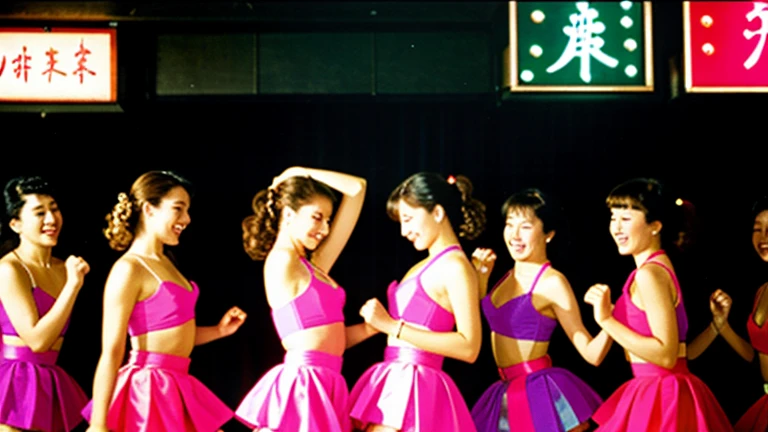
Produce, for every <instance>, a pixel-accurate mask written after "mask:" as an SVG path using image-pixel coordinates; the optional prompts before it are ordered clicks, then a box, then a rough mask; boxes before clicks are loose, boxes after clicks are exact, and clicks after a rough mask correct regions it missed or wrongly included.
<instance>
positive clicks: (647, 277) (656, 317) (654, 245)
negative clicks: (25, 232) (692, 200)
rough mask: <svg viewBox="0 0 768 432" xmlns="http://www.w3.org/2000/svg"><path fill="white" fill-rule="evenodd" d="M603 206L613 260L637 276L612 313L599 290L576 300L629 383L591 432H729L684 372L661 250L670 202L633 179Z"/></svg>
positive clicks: (674, 289)
mask: <svg viewBox="0 0 768 432" xmlns="http://www.w3.org/2000/svg"><path fill="white" fill-rule="evenodd" d="M606 203H607V205H608V207H609V208H610V210H611V223H610V232H611V235H612V237H613V239H614V241H615V242H616V245H617V246H618V250H619V253H620V254H621V255H631V256H632V257H633V258H634V260H635V264H636V265H637V269H636V270H635V271H633V272H632V273H631V274H630V275H629V278H628V279H627V281H626V283H625V284H624V288H623V291H622V295H621V297H620V298H619V299H618V300H617V301H616V305H615V308H614V306H613V305H612V304H611V293H610V289H609V288H608V286H606V285H602V284H598V285H594V286H592V287H590V289H589V290H588V291H587V293H586V295H585V297H584V299H585V301H586V302H587V303H588V304H591V305H593V307H594V316H595V321H597V323H598V324H599V325H600V327H602V328H603V330H604V331H605V332H606V333H608V335H609V336H610V337H611V338H612V339H613V340H614V341H616V342H617V343H618V344H619V345H621V346H622V347H623V348H624V349H625V353H626V356H627V359H628V360H629V362H630V364H631V366H632V372H633V374H634V378H633V379H631V380H630V381H628V382H626V383H624V384H623V385H622V386H621V387H619V389H618V390H616V392H614V394H613V395H611V397H610V398H609V399H608V400H606V401H605V403H604V404H603V405H602V406H601V407H600V408H599V409H598V410H597V412H595V414H594V415H593V416H592V418H593V419H594V421H595V422H596V423H598V424H599V425H600V427H599V428H598V430H605V431H638V432H640V431H642V432H645V431H652V430H653V431H686V432H690V431H701V432H703V431H731V430H733V429H732V427H731V425H730V423H729V421H728V418H727V417H726V415H725V413H724V412H723V410H722V408H721V407H720V405H719V404H718V402H717V400H716V399H715V397H714V395H713V394H712V392H711V391H710V390H709V388H708V387H707V386H706V385H705V384H704V383H703V382H702V381H701V380H700V379H699V378H697V377H696V376H694V375H693V374H691V373H690V372H689V371H688V366H687V360H686V344H685V340H686V334H687V332H688V319H687V316H686V313H685V306H684V304H683V298H682V293H681V291H680V286H679V283H678V281H677V276H676V275H675V271H674V268H673V266H672V262H671V261H670V259H669V257H668V256H667V255H666V253H664V250H663V249H661V243H662V242H661V235H662V228H663V223H664V222H665V221H668V220H669V217H670V214H669V213H670V211H671V208H672V205H673V204H672V202H671V201H670V200H668V199H667V198H666V197H665V196H664V194H663V192H662V187H661V185H660V184H659V183H658V182H656V181H655V180H652V179H634V180H630V181H628V182H626V183H623V184H621V185H619V186H617V187H616V188H614V189H613V191H611V193H610V194H609V196H608V199H607V200H606ZM674 234H675V235H676V234H677V233H674Z"/></svg>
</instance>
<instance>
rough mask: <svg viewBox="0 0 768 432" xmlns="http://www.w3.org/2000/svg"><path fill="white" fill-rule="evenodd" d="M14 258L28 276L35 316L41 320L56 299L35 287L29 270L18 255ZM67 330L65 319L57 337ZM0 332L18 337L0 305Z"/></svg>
mask: <svg viewBox="0 0 768 432" xmlns="http://www.w3.org/2000/svg"><path fill="white" fill-rule="evenodd" d="M14 255H15V252H14ZM16 258H17V259H18V260H19V262H20V263H21V266H22V267H24V270H25V271H26V272H27V275H28V276H29V280H30V282H31V283H32V298H33V299H34V300H35V306H36V307H37V316H38V318H42V317H43V315H45V314H47V313H48V311H49V310H51V308H52V307H53V304H54V303H56V298H55V297H53V296H52V295H50V294H48V293H47V292H45V291H43V290H42V289H40V287H38V286H37V283H35V277H34V276H32V272H31V271H30V270H29V267H27V265H26V264H24V261H22V260H21V258H19V256H18V255H16ZM67 328H69V318H67V322H66V324H64V328H63V329H61V334H60V335H59V336H64V334H65V333H66V332H67ZM0 332H2V333H3V334H4V335H6V336H16V337H18V336H19V333H18V332H17V331H16V329H15V328H13V324H11V319H10V318H8V314H7V313H6V312H5V308H4V307H3V305H2V304H0Z"/></svg>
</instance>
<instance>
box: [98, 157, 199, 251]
mask: <svg viewBox="0 0 768 432" xmlns="http://www.w3.org/2000/svg"><path fill="white" fill-rule="evenodd" d="M178 186H181V187H183V188H184V189H185V190H186V191H187V193H188V194H189V195H190V197H191V196H192V195H193V190H192V184H191V183H190V182H189V181H187V180H186V179H184V178H183V177H181V176H179V175H178V174H175V173H172V172H169V171H150V172H147V173H144V174H142V175H141V176H140V177H139V178H137V179H136V181H135V182H133V186H131V191H130V192H129V193H127V194H126V193H125V192H121V193H120V194H119V195H118V196H117V204H115V206H114V207H113V208H112V211H111V212H110V213H109V214H108V215H107V217H106V219H107V224H108V225H107V228H106V229H104V236H105V237H106V238H107V240H109V247H110V248H112V249H114V250H117V251H122V250H125V249H127V248H128V247H129V246H130V245H131V242H133V238H134V236H135V235H136V227H137V226H138V224H139V215H140V214H141V211H140V209H141V206H142V205H144V203H145V202H148V203H150V204H152V205H153V206H157V205H160V201H162V200H163V198H164V197H165V196H166V195H167V194H168V192H170V191H171V189H173V188H175V187H178Z"/></svg>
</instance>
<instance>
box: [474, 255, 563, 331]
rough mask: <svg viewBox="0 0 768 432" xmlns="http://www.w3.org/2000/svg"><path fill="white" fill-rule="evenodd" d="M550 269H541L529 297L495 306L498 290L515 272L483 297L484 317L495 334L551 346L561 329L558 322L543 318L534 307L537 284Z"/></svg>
mask: <svg viewBox="0 0 768 432" xmlns="http://www.w3.org/2000/svg"><path fill="white" fill-rule="evenodd" d="M549 267H550V264H549V263H545V264H544V265H542V266H541V269H540V270H539V272H538V273H537V274H536V277H535V278H534V279H533V284H532V285H531V289H530V290H529V291H528V292H527V293H525V294H523V295H520V296H517V297H515V298H513V299H511V300H509V301H507V302H506V303H504V304H503V305H501V306H499V307H496V306H495V305H494V304H493V300H492V299H491V296H492V295H493V292H494V291H495V290H496V288H497V287H498V286H499V285H501V283H502V282H504V280H506V279H507V277H509V275H510V274H512V272H509V273H507V274H506V275H505V276H504V277H503V278H501V280H499V281H498V282H496V285H495V286H494V287H493V289H492V290H491V292H490V293H488V295H486V296H485V297H483V300H482V302H481V306H482V308H483V315H485V319H486V320H488V325H489V326H490V327H491V331H493V332H494V333H498V334H500V335H502V336H506V337H508V338H513V339H518V340H528V341H536V342H549V338H550V337H552V332H553V331H554V330H555V327H557V320H556V319H554V318H550V317H548V316H546V315H543V314H542V313H541V312H539V311H537V310H536V308H535V307H533V290H535V289H536V284H537V283H538V282H539V278H541V275H542V274H544V272H545V271H546V270H547V269H548V268H549Z"/></svg>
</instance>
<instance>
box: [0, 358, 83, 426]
mask: <svg viewBox="0 0 768 432" xmlns="http://www.w3.org/2000/svg"><path fill="white" fill-rule="evenodd" d="M58 356H59V353H58V351H47V352H43V353H35V352H32V350H31V349H30V348H28V347H17V346H12V345H3V356H2V360H0V424H4V425H7V426H12V427H15V428H18V429H24V430H41V431H46V432H48V431H50V432H61V431H71V430H72V429H74V428H75V427H76V426H77V425H78V424H79V423H80V422H82V421H83V419H82V417H80V410H81V409H83V407H84V406H85V404H86V403H88V397H87V396H86V395H85V393H84V392H83V389H82V388H80V386H79V385H78V384H77V382H75V380H74V379H72V377H71V376H69V375H68V374H67V373H66V372H64V370H63V369H62V368H60V367H58V366H56V359H57V357H58Z"/></svg>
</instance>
